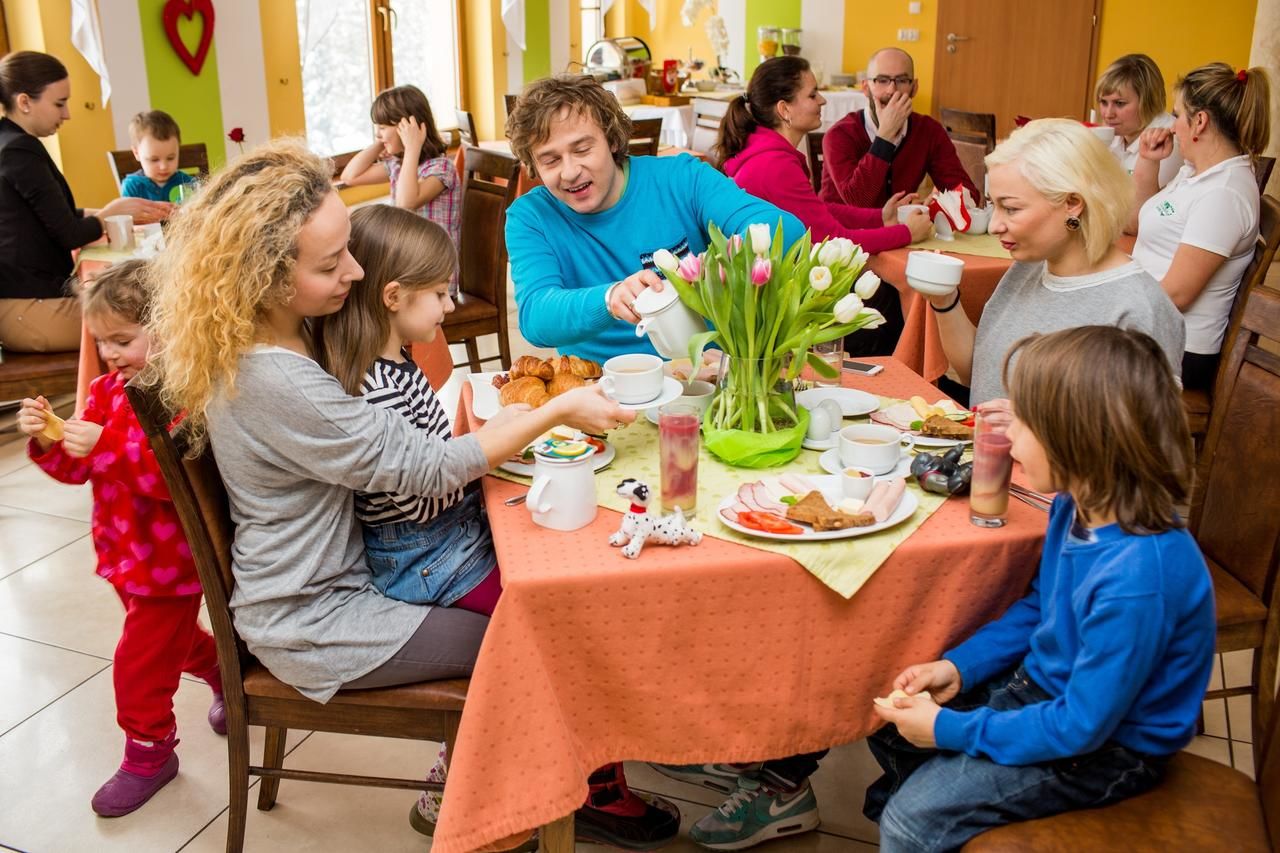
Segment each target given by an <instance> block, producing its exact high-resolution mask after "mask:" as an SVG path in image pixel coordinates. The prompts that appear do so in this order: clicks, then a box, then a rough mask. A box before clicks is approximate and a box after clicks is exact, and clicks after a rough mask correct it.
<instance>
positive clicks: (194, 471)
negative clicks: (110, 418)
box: [125, 381, 470, 853]
mask: <svg viewBox="0 0 1280 853" xmlns="http://www.w3.org/2000/svg"><path fill="white" fill-rule="evenodd" d="M125 392H126V393H127V394H128V396H129V402H130V403H131V404H132V405H133V408H134V411H135V412H136V413H137V415H138V422H139V423H140V424H141V425H142V429H143V431H144V432H145V433H146V435H147V439H148V440H149V441H150V442H151V447H152V449H153V450H154V452H155V455H156V461H157V462H158V463H159V466H160V471H161V473H162V474H163V476H164V480H165V483H166V485H167V486H168V487H169V492H170V494H171V495H172V496H173V503H174V508H175V509H176V510H177V512H178V518H179V520H180V521H181V522H182V529H183V531H184V532H185V533H186V536H187V542H188V544H189V545H190V546H191V553H192V556H193V558H194V559H195V564H196V571H197V573H198V574H199V576H200V583H201V585H202V586H203V587H204V599H205V605H206V606H207V608H208V611H209V623H210V625H211V626H212V627H213V637H214V641H215V642H216V644H217V647H218V664H219V669H220V671H221V673H222V686H223V696H224V697H225V699H226V704H227V757H228V765H229V768H228V772H229V775H230V787H231V809H230V819H229V821H228V824H227V851H228V853H239V851H240V850H242V849H243V848H244V831H245V820H246V818H247V816H248V797H249V777H250V776H251V775H253V776H261V777H262V784H261V786H260V787H259V789H258V808H259V809H262V810H263V811H266V810H269V809H270V808H271V807H272V806H274V805H275V801H276V794H277V793H278V791H279V787H280V780H281V779H294V780H298V781H303V782H330V783H336V784H341V785H360V786H372V787H380V788H398V789H402V790H411V791H421V790H431V791H441V790H443V787H444V786H443V785H442V784H440V783H435V782H427V781H425V780H424V779H395V778H384V777H370V776H352V775H349V774H346V773H328V772H321V771H318V770H294V769H288V768H285V767H284V753H285V739H286V737H287V736H288V731H289V729H291V728H293V729H301V730H311V731H322V732H336V733H340V734H354V735H368V736H372V737H396V738H407V739H410V740H428V741H443V742H444V743H445V744H447V745H449V746H452V744H453V743H454V740H455V738H456V737H457V732H458V723H459V722H460V721H461V719H462V707H463V703H464V702H465V701H466V698H467V687H468V684H469V683H470V682H469V681H468V680H467V679H453V680H448V681H427V682H422V683H419V684H407V685H404V686H401V687H388V688H383V689H375V690H345V691H341V692H339V693H338V694H337V695H336V696H334V697H333V699H331V700H330V701H329V702H328V703H327V704H324V705H322V704H320V703H319V702H314V701H312V700H311V699H308V698H306V697H305V696H303V695H302V694H300V693H298V691H296V690H294V689H293V688H292V687H290V686H289V685H287V684H285V683H283V682H281V681H279V680H277V679H276V678H275V677H274V676H272V675H271V673H269V672H268V671H267V670H266V668H265V667H263V666H262V665H261V664H260V663H258V662H257V661H256V660H255V659H254V658H253V656H252V655H250V654H249V652H248V650H247V649H246V647H245V644H244V642H243V641H242V640H241V639H240V636H239V634H237V633H236V630H235V626H234V624H233V623H232V619H231V610H230V608H229V607H228V605H227V602H228V600H229V599H230V597H231V593H232V590H233V588H234V586H235V578H234V577H233V576H232V572H231V543H232V539H233V538H234V536H235V525H234V523H233V522H232V520H231V515H230V512H229V510H228V507H227V495H226V491H225V490H224V488H223V484H222V478H221V476H220V475H219V474H218V468H217V465H216V464H215V461H214V458H213V453H212V451H211V450H209V449H208V448H207V447H206V449H205V450H204V451H203V452H201V453H200V454H199V455H198V456H196V457H195V458H191V459H187V458H183V454H184V452H185V450H186V446H185V442H184V440H183V439H184V433H183V431H182V429H181V428H180V427H179V428H178V429H177V430H175V434H174V435H172V436H171V435H170V434H169V431H168V429H167V427H168V424H169V423H170V422H171V421H172V417H171V413H170V412H168V411H166V410H165V409H164V407H163V405H162V404H161V402H160V400H159V395H158V394H157V392H156V389H155V388H154V387H146V386H142V385H141V384H140V383H139V382H136V381H135V382H131V383H130V384H129V385H128V386H127V387H126V389H125ZM249 726H263V727H265V728H266V744H265V746H264V747H263V756H262V765H261V766H255V765H251V764H250V763H249ZM425 770H426V769H425V767H424V769H423V772H424V776H425Z"/></svg>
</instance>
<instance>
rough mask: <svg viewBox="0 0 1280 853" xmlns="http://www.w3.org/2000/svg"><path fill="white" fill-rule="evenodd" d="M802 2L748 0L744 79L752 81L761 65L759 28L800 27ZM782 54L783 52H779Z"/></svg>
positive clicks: (799, 0)
mask: <svg viewBox="0 0 1280 853" xmlns="http://www.w3.org/2000/svg"><path fill="white" fill-rule="evenodd" d="M800 3H801V0H747V14H746V19H747V31H746V33H744V34H743V37H744V39H745V41H744V42H743V44H745V45H746V51H745V52H744V53H745V57H744V59H743V63H742V64H743V65H744V66H746V67H745V68H743V69H742V79H743V80H744V81H746V80H750V79H751V73H752V72H753V71H755V70H756V66H757V65H759V64H760V53H759V51H757V50H756V35H757V28H758V27H761V26H769V27H779V28H781V27H798V26H800ZM779 53H781V51H779Z"/></svg>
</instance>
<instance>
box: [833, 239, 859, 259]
mask: <svg viewBox="0 0 1280 853" xmlns="http://www.w3.org/2000/svg"><path fill="white" fill-rule="evenodd" d="M835 242H836V244H837V245H839V246H840V260H841V262H843V263H844V264H846V265H847V264H848V263H849V262H850V261H852V260H853V255H854V253H855V252H856V251H858V248H859V247H858V246H857V244H855V243H854V242H853V241H852V240H850V239H849V238H848V237H837V238H836V239H835Z"/></svg>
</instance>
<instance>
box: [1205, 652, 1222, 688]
mask: <svg viewBox="0 0 1280 853" xmlns="http://www.w3.org/2000/svg"><path fill="white" fill-rule="evenodd" d="M1221 658H1222V655H1214V656H1213V670H1212V671H1211V672H1210V673H1209V687H1208V689H1209V690H1221V689H1222V665H1221V664H1222V660H1221Z"/></svg>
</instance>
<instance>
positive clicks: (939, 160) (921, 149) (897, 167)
mask: <svg viewBox="0 0 1280 853" xmlns="http://www.w3.org/2000/svg"><path fill="white" fill-rule="evenodd" d="M919 88H920V81H918V80H916V79H915V63H914V62H913V61H912V60H911V56H910V54H908V53H907V52H906V51H904V50H899V49H898V48H896V47H886V48H881V49H880V50H878V51H876V52H875V53H874V54H872V55H871V61H870V62H868V63H867V79H866V82H864V83H863V84H862V90H863V91H864V92H865V93H866V95H867V99H868V101H869V103H868V106H867V109H865V110H858V111H857V112H854V113H850V114H849V115H847V116H845V117H844V118H842V119H840V121H838V122H836V123H835V124H834V125H832V127H831V129H830V130H828V131H827V134H826V136H825V137H824V138H823V140H822V153H823V157H824V161H823V170H822V171H823V174H822V199H823V200H824V201H827V202H834V203H839V204H849V205H853V206H855V207H883V206H884V203H885V202H887V201H888V200H889V197H890V196H892V195H893V194H894V193H896V192H901V191H906V192H915V191H916V190H917V189H918V188H919V187H920V182H921V181H922V180H924V176H925V175H926V174H927V175H928V176H929V177H930V178H932V179H933V184H934V186H936V187H938V188H939V189H948V190H949V189H954V188H955V187H956V186H957V185H964V186H966V187H968V188H969V192H970V193H971V194H972V195H973V198H974V200H975V201H976V202H978V203H979V204H980V203H981V202H982V195H981V194H980V193H979V192H978V188H977V187H975V186H974V185H973V181H972V180H970V178H969V174H968V173H967V172H966V171H965V170H964V166H962V165H961V164H960V158H959V157H958V156H957V155H956V148H955V146H954V145H952V144H951V139H950V138H949V137H948V136H947V132H946V130H944V129H943V127H942V125H941V124H939V123H938V122H937V121H936V120H934V119H932V118H930V117H929V116H926V115H921V114H920V113H914V112H912V111H911V99H912V98H914V97H915V95H916V91H917V90H918V89H919Z"/></svg>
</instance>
